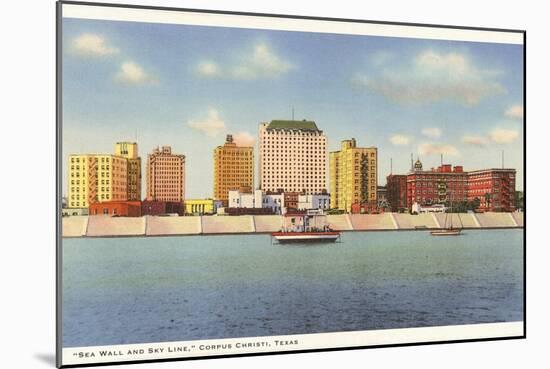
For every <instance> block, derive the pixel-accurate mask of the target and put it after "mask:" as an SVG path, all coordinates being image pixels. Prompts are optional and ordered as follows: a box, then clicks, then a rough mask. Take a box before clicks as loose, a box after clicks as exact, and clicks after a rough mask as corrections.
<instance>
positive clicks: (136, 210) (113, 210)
mask: <svg viewBox="0 0 550 369" xmlns="http://www.w3.org/2000/svg"><path fill="white" fill-rule="evenodd" d="M89 213H90V215H110V216H121V217H140V216H141V202H140V201H105V202H96V203H92V204H90V207H89Z"/></svg>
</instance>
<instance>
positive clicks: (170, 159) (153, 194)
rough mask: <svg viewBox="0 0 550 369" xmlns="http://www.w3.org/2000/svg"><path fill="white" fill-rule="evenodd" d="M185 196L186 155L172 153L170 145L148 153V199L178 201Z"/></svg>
mask: <svg viewBox="0 0 550 369" xmlns="http://www.w3.org/2000/svg"><path fill="white" fill-rule="evenodd" d="M184 198H185V155H177V154H172V148H171V147H170V146H162V148H160V149H159V148H158V147H157V148H156V149H155V150H153V152H152V153H151V154H148V155H147V200H149V201H177V202H181V201H183V200H184Z"/></svg>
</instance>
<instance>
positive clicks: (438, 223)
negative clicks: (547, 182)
mask: <svg viewBox="0 0 550 369" xmlns="http://www.w3.org/2000/svg"><path fill="white" fill-rule="evenodd" d="M449 216H451V214H449ZM452 217H453V225H455V226H458V225H460V224H462V226H463V227H464V228H467V229H498V228H522V227H523V223H524V217H523V213H517V212H515V213H479V214H473V213H472V214H452ZM282 219H283V218H282V216H279V215H255V216H253V215H242V216H182V217H170V216H144V217H139V218H132V217H109V216H102V215H94V216H72V217H66V218H63V220H62V222H63V224H62V226H63V227H62V228H63V231H62V235H63V237H132V236H135V237H140V236H186V235H199V234H205V235H207V234H210V235H215V234H246V233H269V232H275V231H278V230H280V229H281V224H282ZM327 221H328V223H329V225H330V226H331V228H333V229H335V230H339V231H399V230H415V229H421V230H422V229H438V228H441V227H443V226H444V225H445V224H444V223H445V214H419V215H410V214H398V213H384V214H341V215H327Z"/></svg>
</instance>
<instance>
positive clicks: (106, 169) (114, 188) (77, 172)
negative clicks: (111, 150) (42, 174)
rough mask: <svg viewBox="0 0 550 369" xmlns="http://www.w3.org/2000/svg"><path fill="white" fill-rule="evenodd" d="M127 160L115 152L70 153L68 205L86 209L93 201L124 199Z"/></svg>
mask: <svg viewBox="0 0 550 369" xmlns="http://www.w3.org/2000/svg"><path fill="white" fill-rule="evenodd" d="M127 162H128V161H127V159H126V158H123V157H121V156H117V155H104V154H82V155H81V154H75V155H70V156H69V183H68V192H69V195H68V199H67V202H68V207H69V208H87V207H88V206H89V205H90V204H92V203H95V202H104V201H126V200H127V197H128V192H127V177H128V168H127Z"/></svg>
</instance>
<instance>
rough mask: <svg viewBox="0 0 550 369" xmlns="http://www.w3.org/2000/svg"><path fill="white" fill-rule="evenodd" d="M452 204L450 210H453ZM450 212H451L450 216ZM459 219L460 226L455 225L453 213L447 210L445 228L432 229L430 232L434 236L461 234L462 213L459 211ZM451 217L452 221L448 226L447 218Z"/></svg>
mask: <svg viewBox="0 0 550 369" xmlns="http://www.w3.org/2000/svg"><path fill="white" fill-rule="evenodd" d="M451 209H452V206H451V207H449V210H448V211H451ZM449 214H451V215H450V216H449ZM457 216H458V220H459V221H460V228H458V227H453V213H449V212H446V213H445V223H444V224H443V228H441V229H438V230H435V231H431V232H430V234H431V235H432V236H459V235H460V234H461V233H462V220H461V219H460V214H459V213H457ZM448 218H450V223H449V225H448V226H447V219H448Z"/></svg>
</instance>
